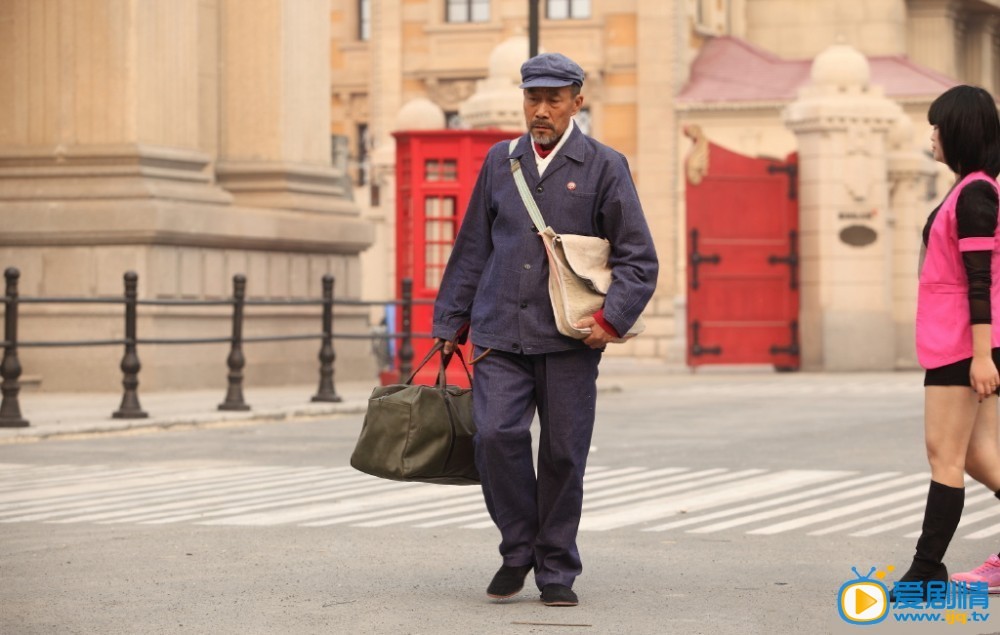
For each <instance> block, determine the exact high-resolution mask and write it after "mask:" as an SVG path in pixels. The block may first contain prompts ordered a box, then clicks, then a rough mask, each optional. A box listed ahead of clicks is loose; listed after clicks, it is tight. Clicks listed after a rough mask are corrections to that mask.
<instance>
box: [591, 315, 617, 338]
mask: <svg viewBox="0 0 1000 635" xmlns="http://www.w3.org/2000/svg"><path fill="white" fill-rule="evenodd" d="M594 321H595V322H597V323H598V324H600V325H601V328H602V329H604V330H605V331H607V332H608V333H610V334H611V335H614V336H615V337H617V338H621V335H620V334H619V333H618V331H617V330H616V329H615V327H613V326H611V323H610V322H608V321H607V320H605V319H604V309H600V310H599V311H598V312H597V313H595V314H594Z"/></svg>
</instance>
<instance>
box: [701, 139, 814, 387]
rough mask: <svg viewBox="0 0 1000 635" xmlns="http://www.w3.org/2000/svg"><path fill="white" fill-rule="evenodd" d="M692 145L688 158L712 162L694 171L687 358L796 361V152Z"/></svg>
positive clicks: (779, 364) (784, 364)
mask: <svg viewBox="0 0 1000 635" xmlns="http://www.w3.org/2000/svg"><path fill="white" fill-rule="evenodd" d="M695 143H696V146H695V150H696V153H697V155H696V154H695V153H692V158H691V159H689V162H690V161H692V160H697V161H700V162H701V163H702V165H707V170H702V171H700V172H699V170H697V169H693V170H692V169H689V171H688V181H687V194H686V201H687V342H688V346H687V363H688V365H690V366H701V365H705V364H773V365H774V366H775V367H776V368H778V369H781V370H793V369H798V367H799V331H798V328H799V327H798V316H799V279H798V276H799V256H798V214H799V210H798V196H797V163H796V157H795V155H790V156H789V157H788V159H787V160H785V161H779V160H775V159H765V158H751V157H746V156H742V155H739V154H736V153H734V152H730V151H729V150H726V149H724V148H722V147H721V146H717V145H715V144H712V143H708V142H707V141H706V140H704V139H703V138H696V139H695ZM695 156H697V158H695ZM706 161H707V163H706ZM693 167H695V168H696V167H697V166H693ZM695 181H696V182H695Z"/></svg>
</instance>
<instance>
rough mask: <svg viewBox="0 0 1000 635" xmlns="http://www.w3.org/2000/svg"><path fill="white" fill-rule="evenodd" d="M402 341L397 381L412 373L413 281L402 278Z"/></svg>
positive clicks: (403, 379)
mask: <svg viewBox="0 0 1000 635" xmlns="http://www.w3.org/2000/svg"><path fill="white" fill-rule="evenodd" d="M402 308H403V316H402V322H403V324H402V339H401V340H400V343H399V381H401V382H402V381H405V380H406V379H407V378H409V376H410V373H412V372H413V338H412V335H413V279H412V278H403V307H402Z"/></svg>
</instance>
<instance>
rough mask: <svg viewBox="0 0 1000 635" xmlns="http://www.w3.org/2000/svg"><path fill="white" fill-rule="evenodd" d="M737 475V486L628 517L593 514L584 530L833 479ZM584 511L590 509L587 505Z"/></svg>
mask: <svg viewBox="0 0 1000 635" xmlns="http://www.w3.org/2000/svg"><path fill="white" fill-rule="evenodd" d="M734 475H736V476H737V479H738V480H739V481H740V482H739V484H738V485H737V486H735V487H732V486H729V485H728V483H725V484H721V485H715V487H709V488H708V489H705V490H702V491H697V492H694V493H685V494H681V495H678V496H668V497H666V498H658V499H656V500H654V501H650V502H647V503H645V504H643V505H642V506H641V507H639V506H633V507H631V508H630V509H628V511H627V512H626V513H624V514H623V513H622V512H620V511H619V510H617V509H615V510H611V511H610V512H608V513H605V514H591V515H589V516H585V517H584V519H583V520H582V521H581V527H586V529H588V530H593V531H603V530H607V529H617V528H620V527H624V526H626V525H629V524H635V523H636V522H645V521H650V520H659V519H662V518H666V517H670V516H675V515H677V514H678V513H680V511H681V510H685V509H699V508H703V507H714V506H718V505H726V504H729V503H733V502H736V501H743V500H746V498H747V497H748V496H749V495H757V496H767V495H770V494H774V493H777V492H781V491H784V490H787V489H791V488H794V487H802V486H805V485H809V484H810V483H813V482H816V481H822V480H824V479H827V478H829V475H827V474H824V473H820V472H796V471H787V472H775V473H770V474H768V473H764V472H763V471H762V470H745V471H743V472H735V473H734ZM584 509H586V504H585V505H584Z"/></svg>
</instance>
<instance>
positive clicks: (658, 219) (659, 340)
mask: <svg viewBox="0 0 1000 635" xmlns="http://www.w3.org/2000/svg"><path fill="white" fill-rule="evenodd" d="M677 5H678V3H675V2H662V1H661V0H638V2H636V28H637V33H636V52H635V60H636V61H635V64H636V73H637V75H638V77H637V79H636V97H635V102H636V104H637V105H636V109H637V112H636V116H637V118H638V121H637V122H636V130H637V136H638V138H637V141H636V144H637V151H636V156H635V158H634V162H633V163H632V169H633V171H635V170H637V169H639V171H638V172H636V173H635V178H636V186H637V189H638V191H639V198H640V200H641V201H642V207H643V211H644V212H645V213H646V221H647V222H648V223H649V229H650V231H651V233H652V235H653V240H654V241H655V244H656V252H657V256H658V257H659V260H660V276H659V280H658V283H657V288H656V291H655V292H654V294H653V299H652V300H651V301H650V303H649V306H648V308H647V309H646V312H645V316H644V317H645V320H646V324H647V331H646V333H644V334H643V335H642V337H640V338H636V339H635V340H634V342H630V343H629V344H628V345H627V346H628V348H629V349H630V350H626V351H624V352H625V353H627V354H633V355H638V356H651V357H657V358H659V359H669V360H670V361H672V362H680V363H683V361H684V351H685V348H686V346H685V342H684V337H685V336H684V329H683V328H681V329H680V330H678V325H677V324H676V320H675V319H674V318H675V314H676V312H677V307H676V305H675V303H676V300H677V298H678V297H679V293H682V292H683V286H681V287H680V288H678V285H677V277H676V276H675V275H674V274H675V272H677V270H678V267H679V262H678V260H679V259H680V258H683V257H684V256H683V255H679V254H683V253H684V249H683V248H682V247H680V246H679V244H678V239H677V218H676V215H677V208H676V206H675V204H674V202H675V201H676V199H677V184H678V179H677V165H676V163H677V161H676V156H675V152H674V151H673V149H674V148H676V147H677V143H678V140H677V123H676V113H675V110H674V106H673V98H672V97H673V96H674V95H676V94H677V90H678V88H679V83H678V82H679V78H678V75H679V73H678V67H679V65H680V57H681V55H680V44H679V43H678V40H677V39H675V38H673V37H670V35H671V34H673V33H674V32H675V31H676V30H677V26H678V15H677ZM639 166H641V168H639ZM681 324H683V320H682V321H681ZM616 348H617V347H616Z"/></svg>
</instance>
